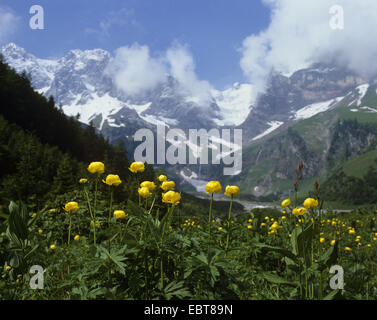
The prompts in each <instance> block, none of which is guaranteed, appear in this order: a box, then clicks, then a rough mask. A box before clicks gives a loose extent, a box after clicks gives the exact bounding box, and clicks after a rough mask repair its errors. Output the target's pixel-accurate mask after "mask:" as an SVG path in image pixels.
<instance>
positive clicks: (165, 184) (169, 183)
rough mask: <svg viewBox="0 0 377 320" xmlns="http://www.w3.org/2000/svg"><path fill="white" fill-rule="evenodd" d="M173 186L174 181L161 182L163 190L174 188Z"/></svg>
mask: <svg viewBox="0 0 377 320" xmlns="http://www.w3.org/2000/svg"><path fill="white" fill-rule="evenodd" d="M174 188H175V182H174V181H164V182H163V183H162V184H161V189H162V190H164V191H168V190H174Z"/></svg>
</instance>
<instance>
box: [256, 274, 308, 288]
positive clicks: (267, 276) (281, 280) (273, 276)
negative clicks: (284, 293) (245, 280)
mask: <svg viewBox="0 0 377 320" xmlns="http://www.w3.org/2000/svg"><path fill="white" fill-rule="evenodd" d="M261 275H262V277H263V278H264V279H266V280H267V281H268V282H271V283H274V284H285V285H289V286H294V287H296V286H299V285H300V284H299V282H298V281H291V280H287V279H284V278H282V277H279V276H278V275H276V274H273V273H269V272H262V274H261Z"/></svg>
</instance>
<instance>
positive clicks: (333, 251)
mask: <svg viewBox="0 0 377 320" xmlns="http://www.w3.org/2000/svg"><path fill="white" fill-rule="evenodd" d="M338 244H339V243H338V241H336V242H335V245H334V246H332V247H330V248H329V249H327V251H326V252H325V253H324V254H323V255H322V256H321V257H320V259H319V261H318V263H319V264H320V270H323V269H325V267H330V266H332V265H333V264H334V263H336V261H337V259H338Z"/></svg>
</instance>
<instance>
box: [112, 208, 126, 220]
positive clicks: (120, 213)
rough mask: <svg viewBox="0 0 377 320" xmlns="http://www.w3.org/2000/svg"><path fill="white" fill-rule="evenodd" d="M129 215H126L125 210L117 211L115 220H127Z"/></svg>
mask: <svg viewBox="0 0 377 320" xmlns="http://www.w3.org/2000/svg"><path fill="white" fill-rule="evenodd" d="M127 216H128V214H127V213H125V212H124V211H123V210H115V211H114V217H115V219H117V220H118V219H124V218H127Z"/></svg>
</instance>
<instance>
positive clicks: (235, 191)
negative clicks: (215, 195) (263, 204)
mask: <svg viewBox="0 0 377 320" xmlns="http://www.w3.org/2000/svg"><path fill="white" fill-rule="evenodd" d="M220 190H221V189H220ZM224 194H225V195H226V196H228V197H237V196H238V195H239V194H240V188H238V187H237V186H227V187H226V188H225V193H224Z"/></svg>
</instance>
